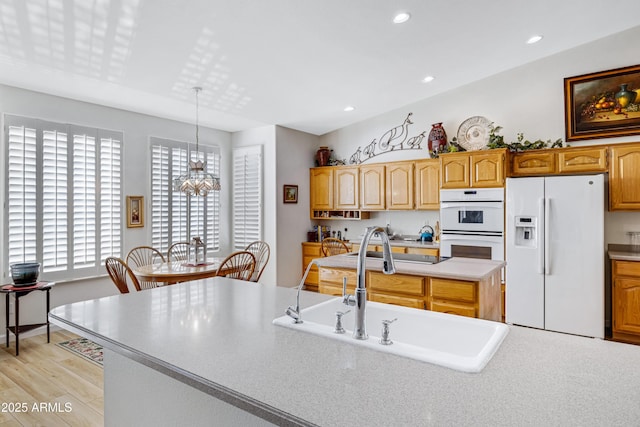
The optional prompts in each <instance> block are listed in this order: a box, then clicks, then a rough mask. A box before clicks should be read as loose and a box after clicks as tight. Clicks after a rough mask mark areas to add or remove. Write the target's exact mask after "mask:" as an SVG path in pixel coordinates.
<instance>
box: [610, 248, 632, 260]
mask: <svg viewBox="0 0 640 427" xmlns="http://www.w3.org/2000/svg"><path fill="white" fill-rule="evenodd" d="M608 254H609V258H611V259H616V260H619V261H640V252H634V251H619V250H610V251H608Z"/></svg>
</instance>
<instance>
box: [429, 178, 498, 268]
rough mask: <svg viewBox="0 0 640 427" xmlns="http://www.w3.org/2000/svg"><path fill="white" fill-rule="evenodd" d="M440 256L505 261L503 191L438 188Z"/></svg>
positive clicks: (494, 189) (495, 189)
mask: <svg viewBox="0 0 640 427" xmlns="http://www.w3.org/2000/svg"><path fill="white" fill-rule="evenodd" d="M440 222H441V225H442V232H441V235H440V255H441V256H443V257H452V256H460V257H467V258H485V259H493V260H499V261H502V260H504V190H503V189H502V188H477V189H454V190H440Z"/></svg>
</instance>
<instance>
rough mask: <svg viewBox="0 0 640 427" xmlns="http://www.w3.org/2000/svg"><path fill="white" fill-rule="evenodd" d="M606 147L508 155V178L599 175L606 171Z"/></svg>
mask: <svg viewBox="0 0 640 427" xmlns="http://www.w3.org/2000/svg"><path fill="white" fill-rule="evenodd" d="M607 152H608V150H607V147H606V146H592V147H579V148H574V147H566V148H552V149H545V150H532V151H523V152H520V153H513V154H511V155H510V159H511V160H510V163H511V171H510V176H536V175H538V176H542V175H556V174H577V173H600V172H606V171H607V166H608V165H607Z"/></svg>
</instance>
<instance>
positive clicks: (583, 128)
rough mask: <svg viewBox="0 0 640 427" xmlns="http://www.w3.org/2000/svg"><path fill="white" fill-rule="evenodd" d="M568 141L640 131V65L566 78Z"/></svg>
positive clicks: (565, 95) (623, 134)
mask: <svg viewBox="0 0 640 427" xmlns="http://www.w3.org/2000/svg"><path fill="white" fill-rule="evenodd" d="M564 107H565V125H566V126H565V127H566V138H567V141H581V140H584V139H595V138H612V137H617V136H627V135H637V134H640V65H634V66H631V67H624V68H616V69H614V70H607V71H600V72H597V73H591V74H583V75H581V76H575V77H567V78H565V79H564Z"/></svg>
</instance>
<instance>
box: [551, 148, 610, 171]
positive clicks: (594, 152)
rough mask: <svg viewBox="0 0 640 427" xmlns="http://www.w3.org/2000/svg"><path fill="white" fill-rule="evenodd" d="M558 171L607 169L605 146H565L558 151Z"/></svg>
mask: <svg viewBox="0 0 640 427" xmlns="http://www.w3.org/2000/svg"><path fill="white" fill-rule="evenodd" d="M557 158H558V173H590V172H594V173H597V172H606V171H607V147H604V146H598V147H584V148H566V149H561V150H559V151H558V157H557Z"/></svg>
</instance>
